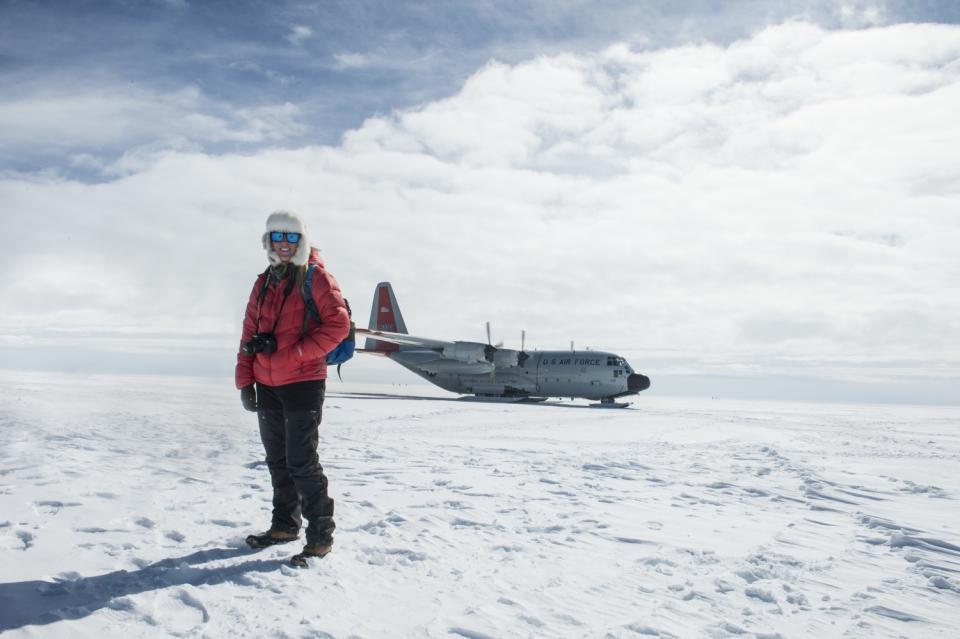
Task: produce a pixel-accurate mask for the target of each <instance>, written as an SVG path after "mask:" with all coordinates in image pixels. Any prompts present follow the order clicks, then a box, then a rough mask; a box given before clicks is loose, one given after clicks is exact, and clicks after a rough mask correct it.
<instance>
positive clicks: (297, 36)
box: [287, 24, 313, 46]
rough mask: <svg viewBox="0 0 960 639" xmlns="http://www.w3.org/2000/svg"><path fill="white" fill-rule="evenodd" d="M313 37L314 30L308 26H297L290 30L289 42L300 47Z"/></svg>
mask: <svg viewBox="0 0 960 639" xmlns="http://www.w3.org/2000/svg"><path fill="white" fill-rule="evenodd" d="M312 37H313V29H311V28H310V27H308V26H306V25H302V24H297V25H294V26H293V28H292V29H290V33H289V34H287V41H288V42H289V43H290V44H292V45H294V46H300V45H301V44H303V43H304V42H305V41H306V40H309V39H310V38H312Z"/></svg>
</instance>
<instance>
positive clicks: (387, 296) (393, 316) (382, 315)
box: [364, 282, 407, 353]
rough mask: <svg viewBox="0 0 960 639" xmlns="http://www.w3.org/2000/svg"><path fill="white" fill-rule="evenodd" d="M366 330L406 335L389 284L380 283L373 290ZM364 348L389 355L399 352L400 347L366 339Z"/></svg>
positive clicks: (398, 306)
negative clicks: (368, 323) (368, 322)
mask: <svg viewBox="0 0 960 639" xmlns="http://www.w3.org/2000/svg"><path fill="white" fill-rule="evenodd" d="M367 328H369V329H370V330H371V331H388V332H390V333H403V334H406V333H407V325H406V323H404V321H403V315H402V314H401V313H400V305H399V304H397V296H396V295H394V293H393V287H392V286H390V282H380V283H379V284H377V287H376V289H374V291H373V306H371V308H370V325H369V326H368V327H367ZM364 348H366V349H367V350H371V351H379V352H381V353H389V352H393V351H397V350H400V348H401V347H400V346H399V345H397V344H390V343H388V342H381V341H379V340H375V339H370V338H367V341H366V344H364Z"/></svg>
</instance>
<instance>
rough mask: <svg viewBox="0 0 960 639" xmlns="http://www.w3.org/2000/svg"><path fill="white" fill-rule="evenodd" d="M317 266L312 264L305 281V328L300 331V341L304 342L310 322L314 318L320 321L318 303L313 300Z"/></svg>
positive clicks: (308, 268)
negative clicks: (314, 274) (314, 277)
mask: <svg viewBox="0 0 960 639" xmlns="http://www.w3.org/2000/svg"><path fill="white" fill-rule="evenodd" d="M316 268H317V265H316V264H311V265H309V266H308V267H307V276H306V278H305V279H304V281H303V328H301V329H300V339H301V340H302V339H303V338H304V337H306V336H307V324H308V323H309V322H310V318H311V317H312V318H313V321H315V322H319V321H320V311H319V309H317V303H316V302H315V301H314V299H313V292H312V289H313V272H314V271H315V270H316Z"/></svg>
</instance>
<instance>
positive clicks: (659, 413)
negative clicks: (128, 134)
mask: <svg viewBox="0 0 960 639" xmlns="http://www.w3.org/2000/svg"><path fill="white" fill-rule="evenodd" d="M0 380H2V381H3V382H4V386H5V388H7V389H9V390H8V391H7V393H6V394H5V398H4V400H3V403H2V404H0V437H2V439H0V442H2V446H0V557H2V561H0V565H2V566H3V569H2V574H0V636H2V637H4V639H6V638H7V637H64V636H70V637H102V636H113V635H116V634H118V629H119V628H123V633H124V634H125V635H129V636H136V637H164V636H182V637H195V636H204V637H219V636H224V637H226V636H231V637H232V636H241V637H243V636H251V637H253V636H278V637H468V638H482V637H507V636H509V637H759V638H773V637H783V638H786V637H798V636H804V637H807V636H809V637H817V638H818V639H819V638H822V637H862V636H870V637H912V638H913V637H954V636H956V628H957V627H960V612H958V611H960V508H958V504H957V498H958V496H960V479H958V474H957V472H956V469H957V468H958V461H960V429H958V427H960V409H956V408H940V407H902V406H899V407H898V406H889V407H885V406H865V405H864V406H846V405H817V404H786V403H773V402H753V403H747V402H725V401H719V402H717V401H714V402H709V401H699V400H688V399H682V398H661V397H656V396H654V395H646V396H644V395H641V396H640V397H639V398H638V399H637V400H635V403H634V407H633V408H632V409H629V410H611V411H602V410H581V408H580V406H577V405H574V404H571V403H570V402H566V403H564V404H562V405H557V404H554V405H542V406H531V405H508V404H496V403H475V402H460V401H451V400H450V399H449V398H436V399H418V400H417V401H412V400H410V399H404V398H402V397H393V398H391V397H385V398H380V399H371V398H363V397H361V396H359V395H355V394H352V393H348V392H346V390H347V389H349V388H351V387H349V386H347V385H344V384H334V383H331V385H330V389H329V394H328V399H327V404H326V407H325V415H324V423H323V425H322V427H321V461H322V462H323V464H324V467H325V470H326V472H327V474H328V476H329V477H330V487H331V494H332V495H333V496H334V498H335V499H336V500H337V524H338V529H337V535H336V542H335V547H334V552H333V553H332V554H331V555H329V556H328V557H326V558H325V559H324V560H322V561H321V562H316V563H315V565H313V566H312V567H311V568H310V569H308V570H297V569H293V568H290V567H289V566H288V565H287V564H286V559H287V558H288V557H289V555H290V554H292V553H293V552H295V550H297V549H298V548H299V545H298V544H290V545H287V546H279V547H274V548H270V549H266V550H263V551H259V552H253V551H251V550H249V549H247V548H246V546H245V545H244V544H243V537H244V536H245V535H246V534H248V533H249V532H252V531H259V530H262V529H264V528H266V527H267V526H268V525H269V517H270V501H269V496H270V495H269V487H270V480H269V477H268V475H267V471H266V467H265V465H264V463H263V461H262V456H263V453H262V448H261V446H260V442H259V439H258V436H257V428H256V420H255V417H254V416H253V415H251V414H249V413H246V412H244V411H243V410H242V409H241V408H240V406H239V397H238V396H237V393H236V392H235V391H233V390H232V388H231V387H230V386H229V382H217V381H211V380H197V379H191V380H184V379H170V378H167V379H163V378H139V377H130V378H109V377H99V378H92V379H90V378H81V377H74V376H66V375H63V376H58V375H52V374H42V375H41V374H36V373H13V372H0ZM354 388H359V387H354ZM423 392H424V393H430V392H431V390H430V389H427V390H424V391H423ZM435 397H436V395H435ZM581 406H582V405H581Z"/></svg>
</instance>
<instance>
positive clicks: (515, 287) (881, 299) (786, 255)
mask: <svg viewBox="0 0 960 639" xmlns="http://www.w3.org/2000/svg"><path fill="white" fill-rule="evenodd" d="M958 79H960V28H958V27H955V26H947V25H914V24H903V25H896V26H889V27H880V28H870V29H865V30H858V31H828V30H823V29H821V28H818V27H816V26H813V25H811V24H807V23H803V22H791V23H785V24H782V25H779V26H775V27H771V28H767V29H765V30H763V31H760V32H758V33H757V34H756V35H755V36H753V37H751V38H748V39H744V40H739V41H736V42H733V43H732V44H729V45H715V44H710V43H702V44H695V45H687V46H677V47H668V48H661V49H654V50H636V49H634V48H631V47H630V46H628V45H624V44H622V45H615V46H611V47H608V48H606V49H603V50H601V51H598V52H595V53H591V54H577V55H573V54H568V55H555V56H543V57H538V58H535V59H531V60H529V61H527V62H523V63H520V64H501V63H497V62H490V63H489V64H487V65H486V66H485V67H483V68H482V69H480V70H478V71H477V72H476V73H475V74H473V75H472V76H471V77H470V78H469V80H468V81H467V82H466V83H465V84H464V85H463V87H462V88H461V89H460V90H459V91H458V92H457V93H456V94H454V95H451V96H449V97H448V98H445V99H442V100H436V101H432V102H428V103H425V104H423V105H421V106H419V107H417V108H413V109H406V110H401V111H397V112H395V113H392V114H390V115H389V116H383V117H376V118H371V119H368V120H367V121H366V122H364V124H363V125H362V126H361V127H359V128H357V129H355V130H352V131H349V132H348V133H347V134H346V135H345V136H344V138H343V142H342V144H340V145H338V146H308V147H303V148H299V149H294V150H282V149H276V150H262V151H259V152H255V153H252V154H247V155H229V154H227V155H211V154H207V153H202V152H191V151H190V150H189V149H187V150H181V151H170V150H160V151H158V152H157V153H155V154H150V155H148V156H146V157H145V158H138V162H136V163H132V164H130V165H129V166H127V167H125V169H124V170H123V171H120V172H119V174H121V175H122V177H118V178H116V179H113V180H112V181H108V182H105V183H101V184H84V183H80V182H76V181H71V180H66V179H63V178H59V177H56V176H45V175H44V174H42V173H38V174H31V175H24V174H7V175H6V177H5V178H4V179H3V180H2V182H0V199H2V201H3V203H4V204H3V211H4V212H3V216H4V221H5V227H7V228H8V229H10V230H11V232H12V234H13V235H12V237H15V238H18V241H16V242H13V243H12V246H11V247H9V248H8V250H7V251H6V252H5V253H4V255H3V256H2V257H0V267H2V269H3V272H4V273H8V274H11V275H10V276H8V277H6V278H4V280H3V281H2V283H0V299H4V300H6V302H5V304H6V306H7V309H6V310H5V312H4V313H3V314H2V318H0V333H2V334H3V335H4V338H3V339H4V340H6V343H7V344H39V343H45V344H50V343H58V341H59V340H63V339H66V338H65V337H64V336H65V335H68V334H70V333H75V334H82V335H83V338H82V339H92V338H93V336H96V335H98V334H102V333H106V334H108V335H109V336H110V338H111V339H114V338H116V336H117V335H127V336H131V335H133V336H139V337H138V338H137V339H140V340H145V341H143V342H139V341H136V340H134V342H136V343H147V342H149V341H150V340H159V341H160V342H161V343H164V344H166V345H167V346H166V347H169V344H171V343H174V342H175V341H176V340H177V339H179V340H183V341H184V342H190V341H191V340H199V341H200V342H203V343H207V344H211V343H216V344H218V346H217V348H219V347H220V346H219V345H220V344H223V348H225V349H229V348H232V347H233V344H232V341H233V340H234V339H235V335H234V333H236V332H237V330H238V326H239V318H240V314H241V313H242V308H243V302H244V297H245V295H246V294H247V293H248V291H249V287H250V282H252V277H253V275H254V274H255V273H256V272H258V271H259V270H262V267H263V263H264V260H263V256H262V250H261V249H260V247H259V235H260V232H261V225H262V223H263V219H264V218H265V217H266V214H267V213H268V212H269V211H271V210H273V209H276V208H281V207H287V208H293V209H295V210H298V211H300V212H302V213H303V214H304V215H305V216H306V218H307V220H308V223H309V224H310V226H311V228H312V234H313V235H314V236H315V237H316V238H317V244H318V245H319V246H320V247H321V248H322V249H323V251H324V254H325V255H326V257H327V260H328V262H329V265H330V268H331V270H332V271H333V272H334V273H335V274H336V275H337V277H338V278H339V279H340V281H341V283H342V284H343V286H344V289H345V291H346V292H347V294H348V297H351V299H352V301H353V302H354V307H355V308H356V309H358V317H359V318H360V319H361V321H362V320H363V318H365V316H366V308H367V305H368V304H369V296H370V294H371V291H372V289H373V286H374V284H375V283H376V282H378V281H380V280H384V279H389V280H391V281H393V283H394V286H395V288H396V290H397V293H398V295H399V297H400V304H401V306H402V308H403V310H404V313H405V315H406V319H407V324H408V326H409V328H410V330H411V332H413V333H415V334H424V335H434V336H437V337H448V338H471V337H472V338H476V339H482V332H483V331H482V326H483V321H484V320H487V319H490V320H492V321H493V322H494V326H495V332H496V333H497V334H498V337H501V338H504V339H506V340H507V341H508V343H510V342H515V341H517V339H516V338H515V337H514V336H517V337H518V336H519V333H520V330H521V328H525V329H527V331H528V335H529V336H530V338H531V343H532V345H533V346H537V347H541V348H544V347H560V346H564V345H566V344H568V343H569V340H571V339H574V340H576V343H577V345H578V346H591V347H594V348H604V349H611V350H618V351H620V352H624V353H626V354H629V355H630V357H631V359H632V360H633V361H634V365H635V366H636V367H638V368H640V369H644V368H645V366H644V362H645V361H646V362H656V363H657V364H656V365H657V366H659V367H661V368H662V369H663V370H669V371H671V372H674V373H682V372H687V373H697V374H702V373H705V372H709V373H723V374H743V375H756V374H768V373H780V374H803V375H811V376H820V377H828V378H838V379H846V380H859V381H871V380H872V381H877V380H881V381H896V380H900V379H913V380H914V381H917V382H918V383H919V382H923V381H924V380H939V381H943V382H948V381H956V380H957V377H958V375H957V370H958V368H957V364H958V362H960V347H958V346H957V344H958V343H960V340H958V339H957V338H958V336H960V295H957V282H958V281H960V258H958V257H957V251H956V246H957V245H958V242H960V220H958V218H957V211H958V210H960V171H958V169H957V167H958V166H960V126H958V125H957V122H956V115H955V114H956V113H957V112H958V111H960V82H958ZM177 99H178V98H173V103H174V104H175V103H176V102H177ZM180 99H182V98H180ZM188 99H189V97H188ZM161 108H164V107H161ZM290 108H291V109H295V108H296V107H293V106H291V107H290ZM158 117H160V118H162V119H169V120H171V121H172V120H176V118H175V111H174V112H173V113H166V114H160V115H159V116H158ZM233 117H234V118H241V119H242V118H243V117H246V116H244V115H243V114H240V115H236V114H234V115H233ZM281 120H282V121H284V122H286V120H283V119H282V118H281ZM229 121H234V120H228V122H229ZM66 126H69V125H66ZM176 126H190V124H189V123H185V122H177V123H176ZM241 128H243V127H241ZM281 128H282V127H281ZM209 130H210V131H211V133H210V135H221V136H229V135H231V133H230V131H231V130H232V129H231V128H230V126H228V125H223V126H217V125H214V124H210V125H209ZM244 130H254V131H256V130H257V129H256V127H255V126H254V127H252V128H251V127H246V128H244ZM218 132H219V133H218ZM62 135H63V136H64V137H70V135H71V134H70V132H69V131H64V132H63V133H62ZM260 135H268V134H266V133H260ZM173 336H178V337H176V338H174V337H173ZM148 338H149V339H148ZM171 339H173V340H174V342H171V341H169V340H171ZM44 340H46V341H44ZM130 343H132V342H130ZM151 343H152V342H151ZM652 372H653V373H654V374H656V371H652Z"/></svg>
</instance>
